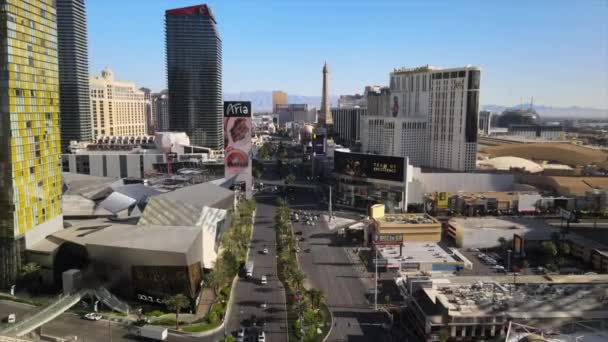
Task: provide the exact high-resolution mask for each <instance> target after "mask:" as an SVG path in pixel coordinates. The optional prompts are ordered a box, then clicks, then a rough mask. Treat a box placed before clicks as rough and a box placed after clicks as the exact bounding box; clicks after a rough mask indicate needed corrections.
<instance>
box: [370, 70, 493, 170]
mask: <svg viewBox="0 0 608 342" xmlns="http://www.w3.org/2000/svg"><path fill="white" fill-rule="evenodd" d="M480 74H481V71H480V69H479V68H478V67H473V66H465V67H462V68H452V69H437V68H433V67H429V66H424V67H419V68H413V69H395V70H394V71H393V72H392V73H391V74H390V87H389V88H382V89H379V90H378V91H375V92H369V93H368V97H367V105H368V110H367V112H368V117H366V118H364V119H362V122H361V144H362V149H363V151H366V152H370V153H381V154H389V155H393V156H403V157H409V158H410V160H411V161H412V163H413V164H414V165H416V166H428V167H433V168H441V169H449V170H455V171H471V170H474V169H475V159H476V155H477V125H478V123H477V116H478V110H479V79H480Z"/></svg>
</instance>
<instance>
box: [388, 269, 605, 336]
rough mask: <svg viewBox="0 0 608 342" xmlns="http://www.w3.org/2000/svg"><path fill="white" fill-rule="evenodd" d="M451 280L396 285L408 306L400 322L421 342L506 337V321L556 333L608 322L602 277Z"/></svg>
mask: <svg viewBox="0 0 608 342" xmlns="http://www.w3.org/2000/svg"><path fill="white" fill-rule="evenodd" d="M517 278H518V279H516V281H515V282H514V280H513V277H512V276H495V277H479V276H475V277H449V278H443V277H442V278H433V277H429V276H406V277H402V278H399V279H398V280H397V285H398V287H399V289H400V290H401V293H402V295H403V296H404V297H405V298H406V301H407V302H408V305H407V309H405V315H404V316H405V317H404V320H405V321H407V322H408V323H409V324H411V325H413V327H414V329H415V331H416V333H417V334H418V335H419V337H420V338H421V340H424V341H440V338H439V336H440V335H447V336H448V338H449V340H450V341H479V340H489V339H495V338H498V337H500V336H505V335H506V333H507V329H508V326H509V322H514V323H523V324H527V325H534V326H536V327H544V328H547V329H550V330H557V329H558V328H559V326H561V325H564V324H567V323H570V322H574V321H577V320H588V319H593V320H602V319H604V320H605V319H608V302H607V301H606V292H607V291H608V278H607V277H606V276H555V277H543V276H520V277H517Z"/></svg>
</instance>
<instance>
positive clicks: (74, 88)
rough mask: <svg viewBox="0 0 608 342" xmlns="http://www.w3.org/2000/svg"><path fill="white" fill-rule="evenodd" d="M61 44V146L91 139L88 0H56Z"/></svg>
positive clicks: (58, 40) (58, 33) (58, 36)
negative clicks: (73, 141) (74, 141)
mask: <svg viewBox="0 0 608 342" xmlns="http://www.w3.org/2000/svg"><path fill="white" fill-rule="evenodd" d="M56 3H57V42H58V45H59V56H58V57H59V97H60V99H61V101H60V103H59V106H60V111H61V115H60V119H61V149H62V150H63V151H65V150H66V149H67V147H68V146H69V145H70V141H71V140H77V141H90V140H91V139H92V138H93V134H92V131H91V130H92V128H91V110H90V100H89V98H90V97H89V56H88V47H87V17H86V9H85V2H84V0H56Z"/></svg>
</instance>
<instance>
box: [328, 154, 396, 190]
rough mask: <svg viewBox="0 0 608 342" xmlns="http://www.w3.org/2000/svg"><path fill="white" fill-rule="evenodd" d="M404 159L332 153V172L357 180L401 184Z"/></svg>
mask: <svg viewBox="0 0 608 342" xmlns="http://www.w3.org/2000/svg"><path fill="white" fill-rule="evenodd" d="M404 168H405V158H403V157H392V156H382V155H376V154H364V153H350V152H339V151H336V152H335V153H334V172H335V173H339V174H342V175H346V176H352V177H358V178H374V179H382V180H388V181H394V182H403V180H404V176H405V175H404V174H405V170H404Z"/></svg>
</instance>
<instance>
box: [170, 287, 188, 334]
mask: <svg viewBox="0 0 608 342" xmlns="http://www.w3.org/2000/svg"><path fill="white" fill-rule="evenodd" d="M165 305H166V306H167V308H168V309H169V310H171V311H173V310H175V330H179V312H180V310H181V309H185V308H187V307H189V306H190V299H188V297H186V296H184V295H183V294H181V293H178V294H176V295H174V296H171V297H169V298H167V299H165Z"/></svg>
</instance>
